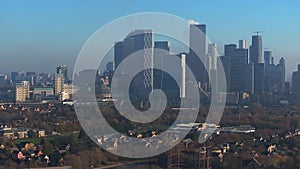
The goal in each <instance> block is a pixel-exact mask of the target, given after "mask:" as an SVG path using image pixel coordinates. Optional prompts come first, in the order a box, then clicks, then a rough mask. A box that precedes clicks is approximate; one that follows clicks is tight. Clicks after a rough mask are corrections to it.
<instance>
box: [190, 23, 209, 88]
mask: <svg viewBox="0 0 300 169" xmlns="http://www.w3.org/2000/svg"><path fill="white" fill-rule="evenodd" d="M189 31H190V35H189V36H190V40H189V43H190V44H189V46H190V49H189V55H188V57H187V65H188V66H189V68H190V69H191V71H192V72H193V74H194V76H195V78H196V81H197V83H200V86H201V87H202V88H203V89H204V90H207V89H208V72H207V71H206V69H205V66H206V65H207V55H206V25H205V24H198V23H193V24H190V29H189ZM199 57H200V58H201V59H200V58H199Z"/></svg>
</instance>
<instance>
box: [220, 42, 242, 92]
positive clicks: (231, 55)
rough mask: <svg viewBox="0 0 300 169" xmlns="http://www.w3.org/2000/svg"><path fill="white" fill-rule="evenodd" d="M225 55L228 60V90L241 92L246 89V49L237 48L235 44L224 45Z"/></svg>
mask: <svg viewBox="0 0 300 169" xmlns="http://www.w3.org/2000/svg"><path fill="white" fill-rule="evenodd" d="M224 51H225V57H227V58H228V60H229V81H230V87H229V90H230V91H232V92H242V91H247V90H246V76H245V75H246V71H247V70H246V68H247V65H248V49H246V48H237V46H236V45H235V44H228V45H225V48H224Z"/></svg>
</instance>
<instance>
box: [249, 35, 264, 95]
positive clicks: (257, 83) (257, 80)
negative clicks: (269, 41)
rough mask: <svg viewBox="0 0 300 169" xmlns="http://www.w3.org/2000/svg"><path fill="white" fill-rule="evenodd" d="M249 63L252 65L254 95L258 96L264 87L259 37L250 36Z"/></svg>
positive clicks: (260, 39)
mask: <svg viewBox="0 0 300 169" xmlns="http://www.w3.org/2000/svg"><path fill="white" fill-rule="evenodd" d="M250 63H253V64H254V93H255V94H258V95H259V94H262V93H263V92H264V87H265V86H264V80H265V73H264V72H265V68H264V63H263V58H262V38H261V36H260V35H253V36H252V45H251V46H250Z"/></svg>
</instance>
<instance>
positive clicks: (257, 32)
mask: <svg viewBox="0 0 300 169" xmlns="http://www.w3.org/2000/svg"><path fill="white" fill-rule="evenodd" d="M263 32H265V31H256V32H253V33H254V34H256V35H257V36H258V34H259V33H263Z"/></svg>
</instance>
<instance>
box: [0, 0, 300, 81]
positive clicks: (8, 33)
mask: <svg viewBox="0 0 300 169" xmlns="http://www.w3.org/2000/svg"><path fill="white" fill-rule="evenodd" d="M34 2H36V3H34ZM72 2H73V1H72ZM1 3H2V4H3V5H1V7H0V8H1V10H0V11H1V13H2V14H1V18H0V22H1V23H2V24H1V25H3V26H2V27H1V28H0V32H1V33H0V35H1V37H3V39H2V40H1V41H0V44H1V45H0V46H1V47H0V55H1V58H2V59H4V60H5V62H6V64H2V65H1V68H0V72H1V73H9V72H11V71H15V70H18V69H23V70H27V71H37V72H53V67H54V66H57V65H60V64H66V65H68V67H69V71H70V72H72V69H73V65H74V63H75V60H76V57H77V55H78V53H79V52H80V49H81V48H82V46H83V45H84V43H85V41H86V40H87V39H88V38H89V36H91V35H92V33H93V32H95V31H96V30H98V29H99V28H101V27H102V26H104V24H105V23H107V22H109V21H111V20H114V19H116V18H118V17H121V16H123V15H128V14H132V13H136V12H147V11H157V12H166V13H170V14H174V15H177V16H179V17H182V18H185V19H187V20H189V19H194V20H196V21H198V22H200V23H204V24H206V25H207V29H208V31H207V35H208V37H209V39H210V40H211V41H212V42H213V43H216V44H217V45H218V51H219V53H220V54H222V51H221V49H222V48H223V46H224V44H230V43H236V42H237V41H238V40H240V39H247V40H248V43H249V42H250V41H251V39H250V38H251V36H252V34H253V32H256V31H261V30H264V31H265V32H264V33H262V38H263V48H269V49H270V50H271V51H272V52H273V55H274V56H275V58H276V60H275V62H276V63H277V62H278V61H277V60H279V59H280V58H281V57H285V58H286V64H287V71H286V73H287V79H288V80H290V78H291V74H292V72H293V71H296V70H297V64H298V63H299V62H298V58H297V57H298V51H297V39H298V37H299V34H298V33H297V30H299V28H300V24H299V23H296V22H294V21H295V20H296V18H297V11H296V10H297V9H296V6H297V3H299V2H297V1H294V2H290V3H283V2H281V3H280V2H272V4H271V3H269V2H260V1H259V3H255V2H252V1H251V2H243V3H239V2H237V1H231V2H218V4H220V5H217V4H216V3H215V2H194V3H185V4H182V3H183V2H179V3H178V4H176V5H174V6H169V4H170V1H164V2H159V3H155V1H154V2H151V4H150V2H146V1H142V2H138V1H129V2H121V1H119V3H120V4H122V5H118V7H116V8H107V7H109V6H113V5H114V4H113V3H111V2H96V1H93V2H91V3H90V4H85V3H83V2H81V1H75V2H74V3H71V2H70V1H64V2H59V5H58V2H56V1H52V2H50V1H43V2H37V1H30V2H29V3H27V2H26V5H25V2H19V3H17V4H16V3H14V2H12V1H9V2H1ZM28 4H31V5H28ZM147 4H148V5H147ZM66 6H68V7H69V8H67V9H66V8H65V7H66ZM105 6H106V7H105ZM119 6H120V7H119ZM202 6H205V7H207V8H201V7H202ZM213 6H215V9H216V12H215V13H214V12H211V10H209V9H212V8H211V7H213ZM219 6H221V7H219ZM246 6H249V7H253V8H254V7H255V12H251V9H250V10H248V8H246ZM44 7H47V10H43V8H44ZM227 7H231V8H227ZM105 8H107V9H105ZM121 8H122V9H126V10H120V9H121ZM180 8H182V9H183V10H178V9H180ZM108 9H109V10H108ZM184 9H186V10H184ZM198 9H201V10H198ZM120 11H121V12H120ZM229 11H230V12H229ZM220 14H222V16H220ZM82 25H85V26H82ZM224 32H226V33H224ZM25 58H26V61H25ZM27 60H30V62H27ZM13 65H15V66H13Z"/></svg>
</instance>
